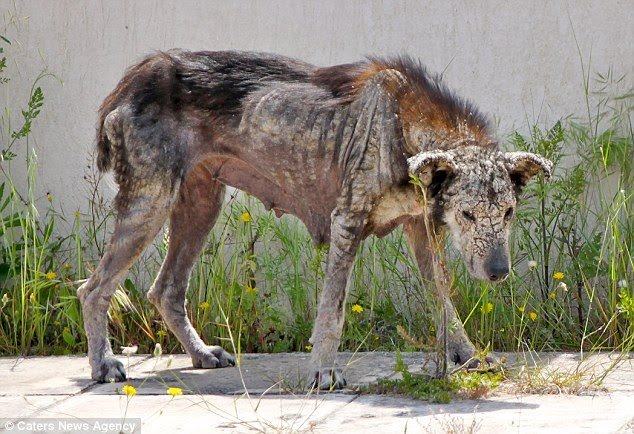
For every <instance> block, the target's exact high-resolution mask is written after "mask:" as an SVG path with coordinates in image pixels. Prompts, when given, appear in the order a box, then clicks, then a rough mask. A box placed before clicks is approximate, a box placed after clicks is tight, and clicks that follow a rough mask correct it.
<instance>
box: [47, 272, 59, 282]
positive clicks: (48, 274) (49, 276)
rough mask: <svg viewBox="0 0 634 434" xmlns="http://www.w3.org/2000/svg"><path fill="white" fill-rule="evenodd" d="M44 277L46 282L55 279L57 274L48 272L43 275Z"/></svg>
mask: <svg viewBox="0 0 634 434" xmlns="http://www.w3.org/2000/svg"><path fill="white" fill-rule="evenodd" d="M44 277H46V278H47V279H48V280H53V279H57V273H56V272H54V271H49V272H48V273H46V274H45V275H44Z"/></svg>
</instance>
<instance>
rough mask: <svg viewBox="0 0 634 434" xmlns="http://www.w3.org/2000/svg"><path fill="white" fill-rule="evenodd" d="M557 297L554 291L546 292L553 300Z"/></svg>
mask: <svg viewBox="0 0 634 434" xmlns="http://www.w3.org/2000/svg"><path fill="white" fill-rule="evenodd" d="M556 297H557V293H556V292H555V291H550V292H549V293H548V298H550V299H551V300H554V299H555V298H556Z"/></svg>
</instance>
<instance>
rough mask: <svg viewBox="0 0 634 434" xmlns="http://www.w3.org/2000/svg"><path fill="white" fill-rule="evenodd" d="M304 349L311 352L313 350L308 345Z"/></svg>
mask: <svg viewBox="0 0 634 434" xmlns="http://www.w3.org/2000/svg"><path fill="white" fill-rule="evenodd" d="M304 348H306V351H311V350H312V349H313V346H312V345H306V346H305V347H304Z"/></svg>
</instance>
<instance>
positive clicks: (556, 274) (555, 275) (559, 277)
mask: <svg viewBox="0 0 634 434" xmlns="http://www.w3.org/2000/svg"><path fill="white" fill-rule="evenodd" d="M563 278H564V273H562V272H561V271H558V272H556V273H555V274H553V279H556V280H562V279H563Z"/></svg>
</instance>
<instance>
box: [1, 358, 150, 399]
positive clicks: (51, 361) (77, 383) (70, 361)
mask: <svg viewBox="0 0 634 434" xmlns="http://www.w3.org/2000/svg"><path fill="white" fill-rule="evenodd" d="M146 358H147V356H132V357H130V359H129V360H128V361H127V362H129V364H130V365H132V366H133V365H135V364H137V363H139V362H141V361H143V360H145V359H146ZM122 360H124V361H126V359H125V358H123V359H122ZM0 384H1V385H2V386H3V387H1V388H0V396H8V395H12V396H16V395H74V394H76V393H79V392H81V391H82V390H83V389H85V388H87V387H88V386H90V385H92V384H94V381H92V380H91V379H90V366H89V365H88V359H87V358H86V357H85V356H50V357H2V358H0Z"/></svg>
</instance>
